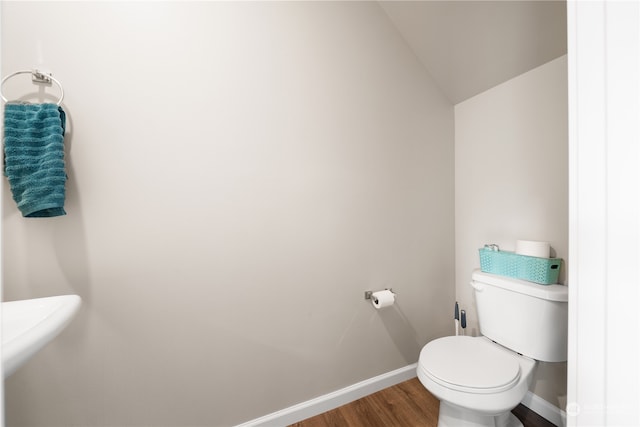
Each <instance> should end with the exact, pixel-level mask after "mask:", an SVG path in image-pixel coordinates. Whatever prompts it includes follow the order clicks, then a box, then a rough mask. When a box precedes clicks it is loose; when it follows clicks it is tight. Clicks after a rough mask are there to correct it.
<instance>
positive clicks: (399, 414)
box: [290, 378, 553, 427]
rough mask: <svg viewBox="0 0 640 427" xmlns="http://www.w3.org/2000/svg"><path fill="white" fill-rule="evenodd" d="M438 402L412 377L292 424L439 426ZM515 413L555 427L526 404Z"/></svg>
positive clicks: (529, 426) (529, 422)
mask: <svg viewBox="0 0 640 427" xmlns="http://www.w3.org/2000/svg"><path fill="white" fill-rule="evenodd" d="M439 405H440V402H439V401H438V399H436V398H435V397H433V395H432V394H431V393H429V392H428V391H427V389H425V388H424V387H423V386H422V384H421V383H420V381H419V380H418V379H417V378H413V379H411V380H408V381H405V382H403V383H400V384H397V385H395V386H392V387H389V388H386V389H384V390H381V391H379V392H377V393H374V394H371V395H369V396H365V397H363V398H362V399H359V400H356V401H354V402H351V403H349V404H347V405H344V406H341V407H339V408H336V409H334V410H332V411H328V412H325V413H324V414H320V415H317V416H315V417H312V418H308V419H306V420H304V421H301V422H299V423H296V424H292V425H291V426H290V427H436V426H437V425H438V407H439ZM513 413H514V414H515V415H516V417H518V418H519V419H520V421H522V423H523V424H524V426H525V427H553V424H551V423H550V422H549V421H547V420H546V419H544V418H542V417H541V416H539V415H538V414H536V413H535V412H533V411H531V410H529V409H528V408H526V407H525V406H522V405H519V406H518V408H516V409H514V410H513Z"/></svg>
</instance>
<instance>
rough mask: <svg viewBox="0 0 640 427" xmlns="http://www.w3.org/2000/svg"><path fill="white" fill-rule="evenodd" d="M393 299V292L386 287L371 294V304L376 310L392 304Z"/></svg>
mask: <svg viewBox="0 0 640 427" xmlns="http://www.w3.org/2000/svg"><path fill="white" fill-rule="evenodd" d="M395 300H396V296H395V294H394V293H393V292H391V291H390V290H388V289H385V290H384V291H378V292H374V293H373V294H371V304H373V306H374V307H375V308H376V310H379V309H381V308H384V307H389V306H390V305H393V303H394V302H395Z"/></svg>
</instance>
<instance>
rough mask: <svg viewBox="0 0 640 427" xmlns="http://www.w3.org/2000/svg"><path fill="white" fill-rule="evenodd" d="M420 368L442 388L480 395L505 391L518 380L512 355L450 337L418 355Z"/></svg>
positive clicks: (470, 339) (467, 339)
mask: <svg viewBox="0 0 640 427" xmlns="http://www.w3.org/2000/svg"><path fill="white" fill-rule="evenodd" d="M419 364H420V369H422V370H423V371H424V372H426V373H427V374H428V375H429V376H430V377H431V378H432V379H433V380H434V381H436V382H438V383H440V384H442V385H445V386H450V387H451V388H454V389H475V390H477V392H479V393H482V392H483V391H484V392H498V391H502V390H508V389H509V388H511V387H512V386H513V384H515V383H516V382H517V381H518V379H519V378H520V364H519V363H518V360H517V358H516V357H515V355H512V354H509V353H508V352H507V351H505V350H502V349H500V348H499V347H498V345H497V344H494V343H492V342H490V341H488V340H486V339H483V338H474V337H467V336H457V337H455V336H453V337H444V338H439V339H437V340H434V341H431V342H430V343H428V344H427V345H426V346H425V347H424V348H423V349H422V351H421V352H420V363H419Z"/></svg>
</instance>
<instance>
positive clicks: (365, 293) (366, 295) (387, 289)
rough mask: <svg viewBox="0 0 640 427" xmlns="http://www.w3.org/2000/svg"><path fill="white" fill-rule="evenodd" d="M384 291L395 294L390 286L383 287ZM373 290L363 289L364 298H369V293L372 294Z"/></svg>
mask: <svg viewBox="0 0 640 427" xmlns="http://www.w3.org/2000/svg"><path fill="white" fill-rule="evenodd" d="M384 290H385V291H391V292H392V293H393V294H394V295H395V294H396V293H395V292H393V289H391V288H384ZM373 292H374V291H364V299H371V295H373Z"/></svg>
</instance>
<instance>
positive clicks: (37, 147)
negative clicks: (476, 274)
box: [4, 103, 67, 217]
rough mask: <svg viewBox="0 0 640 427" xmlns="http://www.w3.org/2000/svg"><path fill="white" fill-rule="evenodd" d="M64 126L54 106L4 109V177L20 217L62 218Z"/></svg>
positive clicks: (16, 106) (10, 106) (60, 112)
mask: <svg viewBox="0 0 640 427" xmlns="http://www.w3.org/2000/svg"><path fill="white" fill-rule="evenodd" d="M65 122H66V116H65V113H64V111H63V110H62V108H61V107H59V106H58V105H56V104H49V103H47V104H18V103H9V104H6V105H5V106H4V174H5V175H6V177H7V178H8V180H9V185H10V187H11V193H12V194H13V200H15V202H16V204H17V205H18V209H20V212H21V213H22V216H24V217H53V216H60V215H66V212H65V210H64V199H65V183H66V181H67V173H66V171H65V161H64V131H65Z"/></svg>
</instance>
